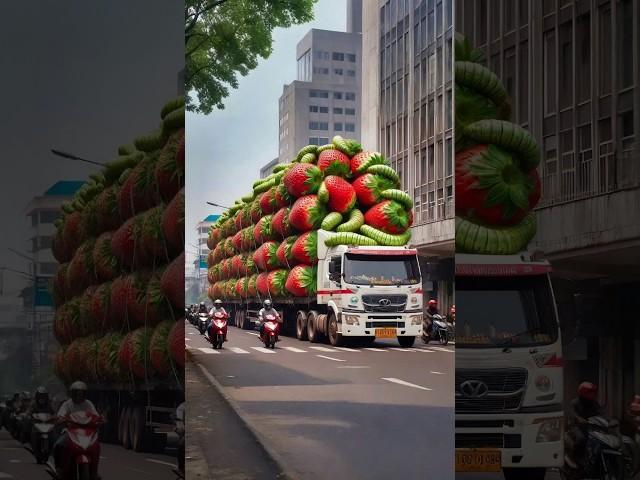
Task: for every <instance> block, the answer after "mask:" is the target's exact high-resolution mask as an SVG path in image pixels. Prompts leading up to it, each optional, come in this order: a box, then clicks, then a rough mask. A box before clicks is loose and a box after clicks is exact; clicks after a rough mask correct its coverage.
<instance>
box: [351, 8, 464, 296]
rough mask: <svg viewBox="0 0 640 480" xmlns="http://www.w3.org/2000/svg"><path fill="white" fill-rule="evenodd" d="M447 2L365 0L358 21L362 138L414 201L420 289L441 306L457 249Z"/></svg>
mask: <svg viewBox="0 0 640 480" xmlns="http://www.w3.org/2000/svg"><path fill="white" fill-rule="evenodd" d="M452 2H453V0H440V1H435V0H429V1H424V0H423V1H422V2H417V1H416V2H410V1H408V0H375V1H366V2H364V4H363V6H364V8H363V25H362V28H363V42H362V43H363V62H364V64H365V65H367V70H368V72H369V74H368V75H366V76H365V77H364V78H363V84H362V97H363V98H362V119H363V120H362V142H363V144H365V145H367V148H376V149H377V150H379V151H380V152H382V153H383V154H384V155H385V156H386V157H387V158H388V159H389V160H390V161H391V165H392V166H393V167H394V168H395V169H396V171H397V172H398V173H399V174H400V176H401V180H402V189H403V190H405V191H406V192H408V193H409V194H410V195H411V196H412V197H413V199H414V205H415V210H414V214H415V219H414V227H413V235H412V244H413V245H415V246H416V247H417V249H418V252H419V254H420V256H421V258H422V259H423V260H424V262H423V268H422V270H423V272H424V274H425V275H424V277H425V290H426V294H425V295H426V296H427V297H429V298H433V297H436V298H439V300H440V305H441V307H442V308H447V307H448V306H449V305H450V304H451V303H453V255H454V250H455V248H454V241H455V240H454V239H455V237H454V235H455V209H454V201H453V183H454V181H453V122H452V114H451V108H452V104H451V101H452V76H453V75H452V73H453V62H452V55H453V52H452V48H451V45H452V43H451V42H452V34H453V28H452Z"/></svg>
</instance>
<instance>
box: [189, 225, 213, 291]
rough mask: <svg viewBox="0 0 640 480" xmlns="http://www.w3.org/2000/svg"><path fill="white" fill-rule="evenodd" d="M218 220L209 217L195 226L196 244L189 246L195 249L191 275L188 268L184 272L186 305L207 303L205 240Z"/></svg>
mask: <svg viewBox="0 0 640 480" xmlns="http://www.w3.org/2000/svg"><path fill="white" fill-rule="evenodd" d="M218 218H220V215H209V216H208V217H206V218H205V219H204V220H202V221H201V222H198V224H197V225H196V231H197V234H198V236H197V238H198V244H197V245H191V246H190V247H192V248H193V249H195V250H194V251H193V253H194V254H195V259H194V260H193V263H192V264H191V267H192V269H191V274H189V273H190V272H189V270H190V269H189V268H187V271H186V272H185V278H187V279H188V280H187V282H188V283H187V285H186V286H185V288H186V292H187V294H186V297H187V298H186V301H187V303H196V302H200V301H202V300H204V301H207V289H208V288H209V281H208V280H207V269H208V267H207V256H208V255H209V247H208V246H207V238H209V230H211V226H212V225H213V224H214V223H215V221H216V220H218Z"/></svg>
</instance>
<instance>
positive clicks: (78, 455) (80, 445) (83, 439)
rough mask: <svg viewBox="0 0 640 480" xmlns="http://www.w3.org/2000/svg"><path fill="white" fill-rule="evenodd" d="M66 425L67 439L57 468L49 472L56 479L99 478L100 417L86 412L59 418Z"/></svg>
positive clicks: (101, 420)
mask: <svg viewBox="0 0 640 480" xmlns="http://www.w3.org/2000/svg"><path fill="white" fill-rule="evenodd" d="M59 421H61V422H63V423H65V424H66V426H67V439H66V442H65V444H64V446H63V447H62V449H63V450H62V452H61V463H62V464H61V465H59V470H58V471H54V472H49V473H51V474H52V476H53V477H54V478H56V479H58V480H99V477H98V464H99V462H100V442H99V441H98V429H99V428H100V425H102V424H103V423H104V420H103V419H102V418H101V417H98V416H95V415H91V414H87V413H86V412H77V413H72V414H71V415H70V416H69V417H64V418H59Z"/></svg>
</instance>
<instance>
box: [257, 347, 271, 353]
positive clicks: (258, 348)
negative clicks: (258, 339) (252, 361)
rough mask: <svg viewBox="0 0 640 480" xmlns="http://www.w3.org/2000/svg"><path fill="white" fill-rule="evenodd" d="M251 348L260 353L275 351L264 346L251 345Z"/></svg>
mask: <svg viewBox="0 0 640 480" xmlns="http://www.w3.org/2000/svg"><path fill="white" fill-rule="evenodd" d="M251 348H253V349H254V350H257V351H259V352H262V353H276V352H274V351H273V350H269V349H268V348H264V347H251Z"/></svg>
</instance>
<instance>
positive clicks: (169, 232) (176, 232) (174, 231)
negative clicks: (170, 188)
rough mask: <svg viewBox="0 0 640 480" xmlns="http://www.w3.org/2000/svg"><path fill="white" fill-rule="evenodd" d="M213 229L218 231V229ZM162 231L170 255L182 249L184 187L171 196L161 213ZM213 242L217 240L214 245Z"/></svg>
mask: <svg viewBox="0 0 640 480" xmlns="http://www.w3.org/2000/svg"><path fill="white" fill-rule="evenodd" d="M212 231H213V230H212ZM215 231H216V232H219V230H218V229H216V230H215ZM162 232H163V234H164V238H165V241H166V245H167V248H168V251H169V255H170V256H171V257H173V256H175V255H177V254H178V253H180V252H181V251H182V250H184V188H183V189H182V190H180V191H179V192H178V193H177V194H176V195H175V196H174V197H173V200H171V201H170V202H169V205H167V208H166V209H165V211H164V213H163V214H162ZM216 235H218V234H217V233H216ZM213 240H215V237H214V238H213V239H212V241H213ZM208 243H209V241H208V240H207V244H208ZM215 243H217V241H216V242H214V243H213V244H214V246H215Z"/></svg>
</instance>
